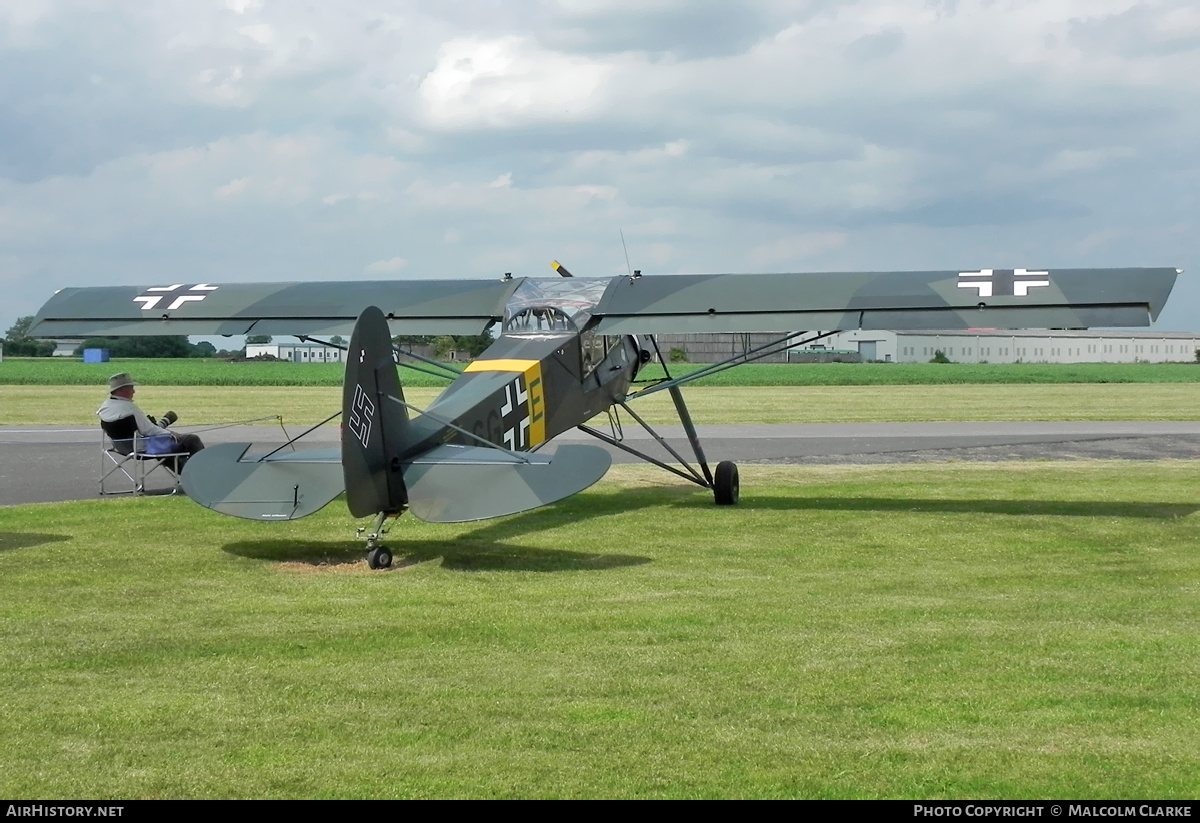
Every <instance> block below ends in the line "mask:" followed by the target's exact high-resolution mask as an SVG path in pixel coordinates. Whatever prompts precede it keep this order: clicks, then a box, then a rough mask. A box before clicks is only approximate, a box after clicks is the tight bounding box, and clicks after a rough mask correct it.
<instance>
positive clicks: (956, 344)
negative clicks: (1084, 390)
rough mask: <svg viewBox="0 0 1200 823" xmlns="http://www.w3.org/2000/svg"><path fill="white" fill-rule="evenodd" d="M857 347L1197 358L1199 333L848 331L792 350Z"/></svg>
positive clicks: (1057, 357) (894, 355) (866, 350)
mask: <svg viewBox="0 0 1200 823" xmlns="http://www.w3.org/2000/svg"><path fill="white" fill-rule="evenodd" d="M828 350H841V351H854V352H858V353H859V354H860V355H861V356H862V359H863V360H877V361H882V362H887V363H928V362H929V361H930V360H931V359H932V358H933V356H934V353H935V352H938V351H941V352H942V353H944V354H945V355H946V357H948V358H949V359H951V360H953V361H954V362H956V363H1137V362H1142V363H1194V362H1196V352H1197V351H1198V350H1200V334H1195V333H1192V332H1148V331H1143V332H1130V331H1093V330H1077V331H1076V330H1062V331H1052V330H1046V329H1006V330H1003V331H1001V330H984V329H978V330H967V331H900V332H897V331H863V330H855V331H845V332H838V333H836V334H833V335H831V336H829V337H826V338H824V339H823V340H820V341H818V342H817V343H813V344H809V345H806V346H797V347H794V348H793V349H792V351H793V352H796V351H801V352H809V351H815V352H820V351H828Z"/></svg>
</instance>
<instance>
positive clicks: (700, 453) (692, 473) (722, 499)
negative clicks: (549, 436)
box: [579, 386, 741, 506]
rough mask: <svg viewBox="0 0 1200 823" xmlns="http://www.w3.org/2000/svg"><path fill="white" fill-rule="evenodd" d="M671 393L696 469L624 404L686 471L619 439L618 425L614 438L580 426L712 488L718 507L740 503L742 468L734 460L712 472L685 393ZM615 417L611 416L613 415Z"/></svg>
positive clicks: (612, 444)
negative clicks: (684, 399) (739, 468)
mask: <svg viewBox="0 0 1200 823" xmlns="http://www.w3.org/2000/svg"><path fill="white" fill-rule="evenodd" d="M668 391H669V392H670V393H671V399H672V400H673V401H674V403H675V410H676V411H677V412H678V413H679V422H680V423H681V424H683V431H684V433H685V434H686V435H687V439H688V443H690V444H691V447H692V453H693V454H695V455H696V463H697V465H698V466H699V468H695V467H693V466H692V465H691V464H690V463H688V462H687V460H686V459H685V458H684V457H683V455H681V454H680V453H679V452H677V451H676V450H675V449H674V448H673V447H672V446H671V444H670V443H668V442H667V441H666V440H665V439H664V438H663V437H662V436H661V435H660V434H659V433H658V432H656V431H655V430H654V429H652V428H651V427H650V424H649V423H647V422H646V421H645V420H643V419H642V418H641V417H640V416H638V413H637V412H635V411H634V410H633V409H631V408H629V406H628V405H626V404H625V403H623V402H621V403H618V404H617V405H618V406H620V407H621V408H622V409H624V410H625V411H626V412H627V413H628V414H629V416H630V417H632V418H633V419H634V420H636V421H637V422H638V424H639V425H640V426H641V427H642V428H643V429H645V430H646V433H647V434H649V435H650V436H651V437H653V438H654V440H655V442H656V443H658V445H660V446H662V447H663V448H664V449H666V450H667V452H669V453H670V454H671V456H672V457H674V458H675V459H676V460H678V461H679V463H680V464H681V466H682V468H677V467H675V466H671V465H668V464H667V463H664V462H663V461H661V460H659V459H657V458H655V457H652V456H650V455H648V454H646V453H645V452H643V451H639V450H638V449H635V448H634V447H633V446H630V445H629V444H628V443H624V442H622V441H621V439H618V438H619V437H620V435H621V432H620V430H619V428H618V426H617V425H616V423H614V424H613V435H612V436H611V437H610V436H609V435H607V434H605V433H604V432H601V431H597V430H596V429H593V428H592V427H591V426H588V425H586V424H584V425H581V426H580V427H579V429H580V431H583V432H585V433H587V434H590V435H591V436H592V437H595V438H596V439H598V440H602V441H604V442H605V443H608V444H609V445H610V446H615V447H616V448H618V449H621V450H623V451H626V452H629V453H630V454H632V455H636V456H637V457H640V458H641V459H643V460H645V461H646V462H647V463H653V464H654V465H655V466H658V467H659V468H662V469H666V470H667V471H669V472H671V473H672V474H675V475H678V476H680V477H682V478H683V479H684V480H690V481H691V482H693V483H695V484H696V485H697V486H703V487H704V488H706V489H712V492H713V497H714V498H715V500H716V502H717V505H718V506H732V505H734V504H735V503H737V502H738V496H739V493H740V491H741V486H740V484H739V483H738V467H737V464H736V463H734V462H733V461H731V460H723V461H721V462H720V463H718V464H717V470H716V472H715V473H714V472H712V471H711V470H710V469H709V467H708V461H707V460H706V459H705V457H704V449H703V448H702V447H701V446H700V436H699V435H698V434H697V433H696V427H695V425H693V423H692V416H691V414H689V413H688V409H687V404H686V403H684V402H683V394H682V393H681V392H680V391H679V387H678V386H671V387H670V388H668ZM610 417H611V415H610Z"/></svg>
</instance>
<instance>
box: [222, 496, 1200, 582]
mask: <svg viewBox="0 0 1200 823" xmlns="http://www.w3.org/2000/svg"><path fill="white" fill-rule="evenodd" d="M585 499H586V500H587V505H586V506H583V505H580V504H581V502H582V501H583V500H585ZM712 505H713V504H712V498H711V497H710V496H709V495H708V494H704V493H698V492H697V490H696V489H695V488H694V487H692V486H687V485H677V486H652V487H639V488H632V489H624V490H622V491H620V492H617V493H616V494H608V495H603V496H587V497H585V498H579V497H576V498H574V499H572V500H569V501H564V502H562V503H556V504H553V505H550V506H545V507H543V508H540V509H536V510H533V511H530V512H526V513H523V514H518V515H513V516H511V517H508V518H504V519H500V520H494V521H490V522H488V523H486V524H485V525H481V526H480V527H479V528H476V529H473V530H471V531H468V532H466V533H463V534H459V535H457V536H454V537H449V538H445V539H438V540H421V541H419V542H418V541H417V540H415V539H414V538H413V537H411V536H406V535H405V528H404V527H405V525H406V523H405V520H404V519H401V520H399V521H398V522H396V523H395V524H394V525H393V530H392V532H391V533H390V534H389V536H388V538H387V539H386V540H385V541H384V542H385V543H386V544H387V546H388V547H389V548H390V549H391V550H392V552H393V554H394V555H395V561H394V567H395V568H403V567H405V566H413V565H416V564H418V563H425V562H428V561H430V560H436V559H439V558H440V559H441V562H442V567H443V568H447V569H455V570H458V571H543V572H554V571H600V570H603V569H613V568H620V567H623V566H637V565H641V564H643V563H650V562H652V559H651V558H649V557H642V556H638V555H629V554H595V553H587V552H575V551H568V550H566V549H546V548H540V547H532V546H521V545H515V544H513V543H509V542H508V541H510V540H513V539H515V538H519V537H522V536H524V535H527V534H531V533H536V532H542V531H547V530H549V529H553V528H556V527H558V526H561V525H565V524H568V523H579V522H584V521H595V520H600V519H602V518H605V517H612V516H618V515H623V514H627V513H629V512H632V511H636V510H639V509H647V508H660V509H663V510H664V511H667V510H674V511H677V510H680V509H708V508H711V507H712ZM738 510H752V511H794V512H803V511H854V512H864V513H866V512H876V513H882V512H915V513H920V514H1002V515H1013V516H1028V515H1054V516H1059V517H1137V518H1151V519H1173V518H1178V517H1186V516H1188V515H1190V514H1194V513H1195V512H1197V511H1200V505H1190V504H1182V503H1136V502H1122V501H1062V500H986V499H985V500H980V499H969V500H938V499H923V498H912V497H857V498H851V497H797V498H780V497H763V498H755V497H753V495H748V496H746V497H743V498H742V499H741V502H740V503H739V504H738V505H737V506H736V507H733V508H731V509H730V514H736V512H737V511H738ZM410 535H411V533H410ZM224 551H226V552H229V553H230V554H234V555H237V556H239V557H246V558H251V559H255V560H267V561H272V562H277V563H307V564H310V565H314V566H316V565H326V566H334V565H344V564H355V563H361V562H362V547H361V545H360V544H359V543H358V542H357V541H355V540H344V541H341V540H334V541H305V540H247V541H239V542H236V543H230V544H228V545H226V546H225V547H224Z"/></svg>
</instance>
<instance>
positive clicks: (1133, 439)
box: [0, 421, 1200, 516]
mask: <svg viewBox="0 0 1200 823" xmlns="http://www.w3.org/2000/svg"><path fill="white" fill-rule="evenodd" d="M303 430H304V428H303V427H289V429H288V431H287V433H286V434H285V432H284V431H283V430H281V429H280V428H279V427H270V426H234V427H226V428H220V429H209V430H205V429H204V428H203V427H196V428H191V429H181V431H196V432H198V433H199V434H200V436H201V437H202V438H203V439H204V441H205V443H206V444H209V445H211V444H214V443H236V442H252V443H256V444H262V445H264V446H268V447H273V446H275V445H279V444H282V443H284V442H285V440H286V439H287V436H289V435H290V436H293V437H294V436H295V435H297V434H299V433H300V432H302V431H303ZM603 430H604V431H606V433H611V432H609V431H608V429H607V427H605V428H604V429H603ZM656 430H657V431H658V433H659V434H660V435H662V436H663V437H665V438H666V439H667V440H668V441H669V442H670V443H671V445H672V446H673V447H674V448H675V449H676V450H678V451H679V453H680V454H682V455H684V456H685V457H687V458H688V459H689V460H690V459H691V457H692V452H691V448H690V447H689V445H688V442H687V439H686V437H685V436H684V434H683V431H682V429H681V427H679V426H662V427H661V428H658V427H656ZM699 432H700V438H701V444H702V446H703V448H704V452H705V456H706V457H707V458H708V461H709V462H710V463H716V462H718V461H721V460H735V461H737V462H739V463H776V464H810V465H811V464H848V463H868V464H869V463H876V464H878V463H915V462H930V461H947V460H960V461H962V460H965V461H1000V460H1087V459H1120V460H1161V459H1178V460H1198V459H1200V421H1194V422H1113V423H1109V422H1092V421H1085V422H1073V423H812V424H783V425H757V424H745V425H722V426H701V427H699ZM337 437H338V429H337V427H335V426H326V427H324V428H322V429H318V430H316V431H315V432H313V433H312V434H310V435H308V436H307V437H305V438H304V439H303V440H302V441H301V443H300V444H298V445H304V444H308V445H311V446H323V447H326V448H327V447H329V446H331V445H334V444H336V443H337ZM623 437H624V439H625V442H627V443H629V444H630V445H632V446H634V447H636V448H638V449H641V450H643V451H646V452H648V453H650V454H652V455H654V456H655V457H658V458H660V459H663V460H665V461H666V462H674V461H673V459H672V458H671V457H670V456H669V455H668V454H667V452H666V451H664V450H663V449H662V448H661V447H660V446H659V445H658V444H657V443H655V442H654V440H653V439H652V438H651V437H650V435H648V434H647V433H646V432H644V431H643V430H641V429H640V428H636V427H634V426H632V425H631V426H629V427H626V428H625V430H624V433H623ZM555 442H556V443H561V442H591V443H597V442H599V441H597V440H595V439H594V438H592V437H590V436H589V435H586V434H584V433H582V432H579V431H572V432H569V433H567V434H564V435H560V436H559V437H558V438H557V439H556V440H555ZM608 448H610V450H611V451H612V452H613V462H614V463H633V462H637V458H636V457H634V456H632V455H630V454H627V453H625V452H623V451H620V450H617V449H612V448H611V447H608ZM550 450H552V449H550ZM102 460H103V455H102V452H101V445H100V433H99V428H98V427H97V428H94V429H82V428H64V427H33V426H28V427H20V426H16V427H7V428H2V429H0V506H4V505H16V504H22V503H49V502H60V501H67V500H89V499H93V498H96V497H98V492H99V488H98V478H99V474H100V471H101V466H102ZM165 479H166V478H165V475H164V480H165ZM159 485H166V484H164V483H160V484H159ZM0 516H2V515H0Z"/></svg>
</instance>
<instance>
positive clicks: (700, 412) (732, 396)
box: [0, 383, 1200, 427]
mask: <svg viewBox="0 0 1200 823" xmlns="http://www.w3.org/2000/svg"><path fill="white" fill-rule="evenodd" d="M438 391H439V389H435V388H422V387H412V386H410V387H406V388H405V397H406V398H407V400H408V402H410V403H413V404H415V405H417V406H418V407H425V406H427V405H428V404H429V403H430V402H431V401H432V400H433V398H434V397H435V396H436V395H437V393H438ZM3 396H4V402H3V403H0V426H39V425H59V426H95V425H96V417H95V413H96V408H97V407H98V406H99V405H100V403H101V401H102V400H103V399H104V397H105V392H104V387H102V386H101V387H99V388H97V387H94V386H8V387H6V388H4V389H3ZM684 396H685V397H686V398H687V402H688V407H689V408H690V409H691V412H692V415H693V417H694V418H695V420H696V422H697V423H699V424H701V425H705V424H719V423H823V422H864V423H865V422H887V421H893V422H920V421H938V420H952V421H967V420H1195V419H1197V416H1198V415H1200V383H1120V384H1111V383H1110V384H1101V383H1090V384H1089V383H1085V384H1079V383H1075V384H1071V383H1067V384H1018V385H988V386H978V385H963V386H959V385H950V386H812V387H798V386H790V387H789V386H779V387H764V386H745V387H726V386H694V387H692V386H688V387H685V389H684ZM137 402H138V404H139V405H141V407H142V408H143V409H145V410H146V411H147V412H148V413H150V414H155V415H158V414H161V413H162V412H164V411H166V410H167V409H174V410H175V411H177V412H178V413H179V415H180V422H179V425H181V426H185V427H186V426H194V425H212V424H217V423H225V422H230V421H235V420H250V419H254V418H259V417H262V416H264V415H269V414H280V415H282V416H283V418H284V421H285V422H286V423H287V424H288V425H289V427H290V426H291V425H292V424H296V425H306V424H313V423H316V422H318V421H320V420H324V419H325V418H326V417H328V416H329V415H331V414H333V413H334V412H336V411H338V409H339V408H340V407H341V389H340V388H333V387H302V386H256V387H233V386H214V387H199V386H159V385H146V386H142V387H141V388H139V389H138V393H137ZM635 408H636V410H637V411H638V413H639V414H641V415H643V416H644V417H647V418H648V419H649V420H650V421H651V422H652V423H655V424H670V423H676V422H677V418H676V416H675V411H674V407H673V406H672V405H671V401H670V397H669V396H668V395H667V393H666V392H659V393H658V394H655V395H652V396H650V397H647V398H645V399H644V400H639V401H637V403H636V404H635Z"/></svg>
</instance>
